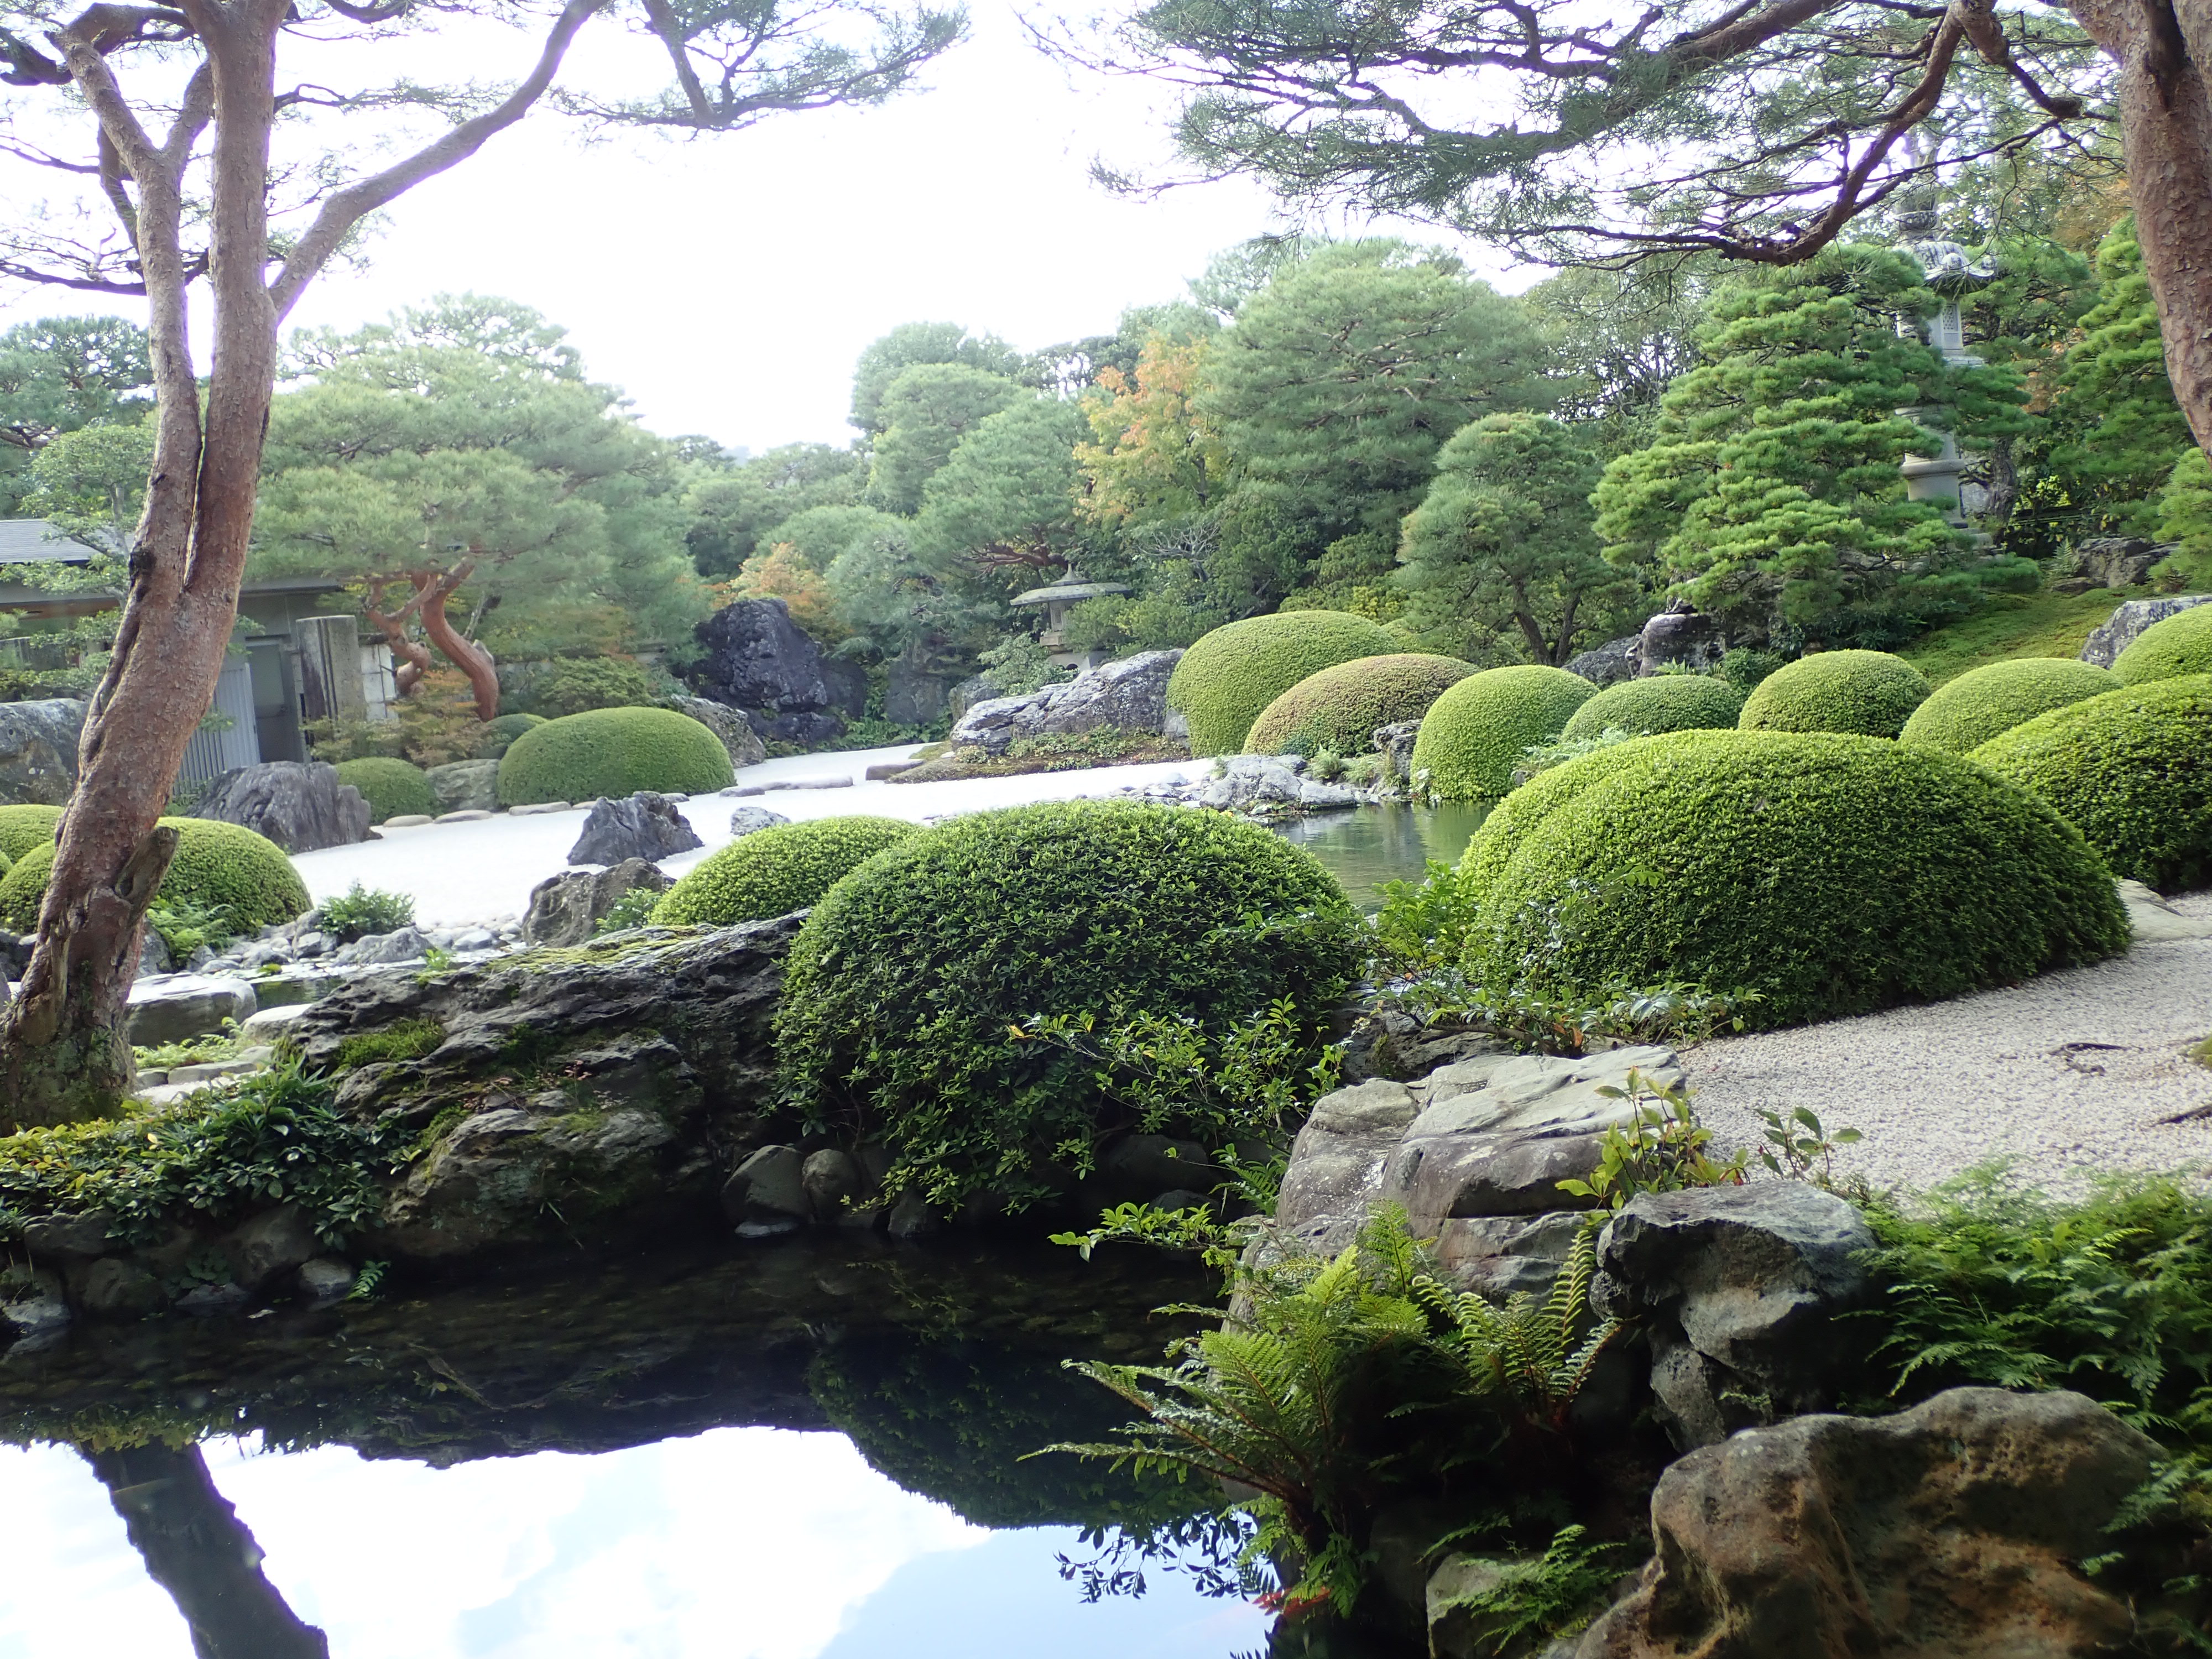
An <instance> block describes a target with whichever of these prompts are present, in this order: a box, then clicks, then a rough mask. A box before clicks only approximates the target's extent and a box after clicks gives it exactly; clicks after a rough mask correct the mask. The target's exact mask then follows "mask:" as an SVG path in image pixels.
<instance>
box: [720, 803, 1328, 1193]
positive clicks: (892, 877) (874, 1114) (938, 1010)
mask: <svg viewBox="0 0 2212 1659" xmlns="http://www.w3.org/2000/svg"><path fill="white" fill-rule="evenodd" d="M761 833H762V834H763V835H765V834H767V833H769V832H767V831H763V832H761ZM746 839H747V840H749V841H750V840H751V839H754V838H753V837H750V836H749V837H747V838H746ZM741 844H742V843H741ZM1358 940H1359V934H1358V917H1357V913H1356V912H1355V911H1354V910H1353V909H1352V905H1351V903H1350V902H1349V901H1347V900H1346V897H1345V896H1344V892H1343V890H1342V889H1341V888H1340V887H1339V886H1338V885H1337V884H1336V881H1335V878H1334V877H1332V876H1331V875H1330V874H1329V873H1328V871H1327V870H1325V869H1323V868H1322V866H1321V865H1320V864H1319V863H1318V862H1317V861H1316V860H1315V859H1314V858H1313V857H1312V856H1311V855H1310V854H1307V853H1305V852H1303V851H1301V850H1300V849H1299V848H1295V847H1292V846H1291V845H1290V843H1288V842H1285V841H1283V840H1281V839H1280V838H1279V837H1277V836H1273V835H1270V834H1269V833H1268V832H1267V830H1265V829H1261V828H1259V827H1258V826H1256V825H1254V824H1249V823H1240V822H1238V821H1237V820H1236V819H1233V818H1229V817H1222V816H1219V815H1217V814H1215V813H1211V812H1193V811H1185V810H1181V809H1176V808H1171V807H1162V806H1150V805H1138V804H1135V803H1131V802H1120V801H1069V802H1065V803H1060V802H1055V803H1050V804H1047V805H1036V806H1020V807H1013V808H1011V809H1008V810H1006V811H995V812H978V813H975V814H972V815H970V816H968V817H959V818H955V819H954V820H952V821H951V823H946V824H944V825H942V826H940V827H939V828H937V829H932V830H930V831H928V832H927V833H926V834H922V835H918V836H911V837H909V838H908V839H907V840H904V841H902V842H899V843H897V844H896V846H893V847H891V848H887V849H886V850H885V851H884V852H882V853H879V854H877V855H876V856H875V857H874V858H872V859H871V860H868V862H867V863H866V864H865V865H863V866H861V867H860V869H858V870H856V871H854V872H853V873H852V874H851V875H850V876H848V877H847V878H845V879H844V880H843V881H841V882H839V883H838V884H836V886H835V887H833V888H832V889H831V890H829V892H828V893H827V894H825V895H824V896H823V898H822V901H821V902H820V903H818V904H817V905H816V906H815V907H814V911H813V914H812V915H810V916H809V917H808V918H807V920H806V924H805V927H804V928H802V929H801V931H800V933H799V939H798V942H797V944H796V945H794V946H793V950H792V953H791V957H790V962H789V965H788V969H787V974H786V978H785V983H784V994H783V1001H782V1005H781V1011H780V1012H779V1013H778V1015H777V1018H776V1031H777V1039H778V1053H779V1058H780V1060H781V1064H782V1066H783V1070H784V1073H785V1077H786V1079H787V1084H788V1085H789V1087H790V1090H791V1092H792V1094H793V1097H794V1098H795V1099H796V1101H797V1102H798V1103H799V1104H800V1105H801V1106H802V1107H803V1108H805V1109H806V1111H807V1112H808V1114H809V1115H810V1116H811V1117H812V1118H814V1119H815V1120H817V1121H822V1122H824V1123H828V1124H829V1125H832V1126H834V1127H836V1129H838V1130H839V1131H840V1132H841V1133H843V1134H844V1135H846V1136H847V1137H848V1138H849V1139H852V1140H854V1141H879V1142H881V1143H883V1144H884V1145H885V1146H888V1147H889V1148H890V1152H891V1153H892V1155H893V1157H894V1158H895V1159H896V1168H897V1169H898V1170H901V1171H902V1172H903V1175H902V1177H901V1178H902V1179H904V1180H907V1181H909V1182H914V1183H915V1184H918V1185H920V1186H921V1187H922V1188H924V1189H925V1190H926V1191H927V1193H928V1194H929V1196H930V1197H931V1198H932V1199H933V1200H937V1201H939V1202H940V1203H947V1204H949V1203H953V1202H957V1201H958V1200H961V1199H963V1198H965V1197H968V1196H969V1195H972V1194H977V1193H980V1192H984V1191H996V1192H1000V1193H1002V1194H1010V1195H1011V1196H1012V1198H1013V1199H1014V1200H1015V1201H1017V1202H1019V1201H1024V1200H1028V1199H1030V1198H1034V1197H1036V1196H1039V1195H1040V1194H1042V1192H1043V1191H1044V1190H1046V1189H1047V1188H1049V1187H1050V1186H1051V1185H1052V1177H1051V1176H1049V1174H1048V1173H1047V1172H1046V1170H1045V1168H1044V1166H1045V1165H1047V1164H1060V1165H1061V1166H1063V1167H1065V1166H1066V1164H1068V1163H1069V1162H1070V1161H1071V1159H1072V1161H1073V1163H1074V1164H1076V1165H1077V1166H1079V1165H1080V1164H1081V1163H1082V1162H1083V1161H1084V1160H1085V1158H1087V1156H1088V1154H1087V1152H1083V1151H1081V1149H1085V1148H1089V1147H1091V1146H1096V1145H1097V1143H1098V1141H1099V1139H1101V1138H1102V1137H1103V1136H1105V1135H1107V1134H1109V1133H1113V1132H1115V1131H1116V1130H1118V1129H1122V1128H1131V1127H1145V1128H1146V1129H1148V1130H1152V1131H1155V1132H1158V1133H1168V1134H1176V1133H1183V1134H1190V1135H1194V1136H1195V1137H1196V1138H1199V1139H1204V1140H1206V1144H1207V1145H1209V1146H1218V1145H1220V1144H1221V1142H1222V1139H1224V1138H1225V1137H1224V1136H1222V1135H1220V1134H1218V1133H1215V1132H1216V1131H1217V1130H1219V1129H1220V1128H1221V1127H1222V1125H1223V1122H1224V1110H1223V1109H1222V1106H1221V1103H1220V1102H1219V1101H1218V1100H1212V1099H1209V1098H1207V1097H1206V1096H1207V1091H1198V1090H1185V1089H1182V1088H1181V1087H1180V1085H1170V1087H1169V1088H1167V1089H1166V1090H1164V1091H1161V1096H1162V1098H1161V1100H1160V1101H1159V1102H1158V1111H1157V1112H1153V1113H1148V1112H1147V1110H1146V1109H1144V1108H1142V1107H1140V1106H1139V1104H1137V1103H1136V1101H1137V1097H1138V1096H1139V1094H1140V1093H1141V1092H1142V1091H1134V1090H1133V1091H1119V1090H1107V1089H1102V1088H1101V1086H1100V1085H1099V1084H1098V1082H1097V1073H1098V1072H1099V1070H1100V1069H1101V1068H1100V1066H1099V1064H1098V1062H1097V1059H1096V1058H1095V1057H1093V1056H1092V1055H1090V1054H1085V1053H1083V1052H1081V1051H1080V1048H1079V1046H1078V1047H1071V1046H1070V1045H1069V1044H1067V1043H1065V1042H1049V1041H1040V1040H1036V1039H1032V1038H1025V1037H1023V1036H1018V1035H1016V1034H1015V1033H1014V1032H1013V1031H1012V1030H1011V1029H1010V1028H1012V1027H1015V1026H1018V1025H1020V1024H1023V1022H1024V1021H1026V1020H1028V1019H1029V1018H1030V1017H1031V1016H1033V1015H1067V1016H1073V1017H1077V1018H1085V1017H1090V1018H1095V1019H1096V1021H1097V1024H1098V1027H1099V1030H1100V1031H1101V1033H1102V1034H1103V1031H1104V1030H1105V1029H1106V1028H1108V1027H1109V1026H1111V1025H1113V1024H1116V1023H1117V1022H1121V1021H1124V1020H1127V1019H1129V1018H1133V1017H1136V1016H1140V1015H1147V1014H1150V1015H1160V1016H1166V1017H1170V1018H1172V1019H1173V1020H1175V1021H1176V1022H1178V1023H1180V1022H1188V1025H1186V1026H1180V1029H1182V1030H1185V1031H1188V1032H1194V1033H1195V1034H1196V1035H1197V1036H1200V1038H1201V1039H1203V1040H1205V1041H1208V1042H1218V1041H1220V1040H1222V1039H1224V1038H1225V1037H1226V1036H1229V1035H1230V1034H1231V1033H1237V1032H1243V1031H1244V1030H1247V1028H1248V1027H1249V1026H1250V1024H1251V1023H1252V1020H1253V1017H1254V1016H1255V1014H1257V1013H1260V1012H1262V1011H1265V1010H1268V1009H1270V1008H1271V1007H1273V1006H1275V1005H1277V1004H1278V1003H1280V1004H1282V1005H1283V1006H1284V1007H1285V1009H1286V1011H1287V1019H1288V1022H1289V1027H1290V1029H1289V1030H1288V1031H1287V1032H1286V1034H1285V1040H1286V1042H1288V1043H1289V1045H1290V1047H1291V1048H1292V1049H1293V1050H1294V1051H1295V1052H1294V1058H1296V1059H1297V1063H1298V1065H1299V1066H1303V1065H1304V1063H1307V1061H1308V1060H1310V1058H1312V1057H1314V1056H1317V1055H1318V1054H1319V1052H1320V1047H1321V1045H1322V1044H1323V1043H1324V1042H1326V1041H1327V1038H1328V1024H1329V1019H1330V1016H1331V1014H1332V1013H1333V1012H1334V1009H1335V1007H1336V1006H1337V1004H1338V1001H1339V1000H1340V997H1341V996H1342V994H1343V992H1344V990H1345V987H1346V986H1347V985H1349V984H1350V983H1351V982H1352V980H1353V979H1354V978H1355V977H1356V976H1357V975H1358V968H1359V962H1360V948H1359V942H1358ZM1153 1081H1154V1083H1155V1085H1157V1083H1158V1079H1154V1080H1153ZM1255 1109H1256V1108H1255ZM1226 1115H1227V1116H1231V1117H1233V1116H1235V1115H1236V1113H1234V1112H1229V1113H1227V1114H1226ZM1249 1132H1250V1127H1249V1123H1247V1124H1246V1125H1245V1127H1240V1128H1238V1129H1237V1130H1236V1133H1249ZM1070 1148H1073V1149H1076V1150H1075V1151H1073V1152H1070V1151H1069V1150H1068V1149H1070Z"/></svg>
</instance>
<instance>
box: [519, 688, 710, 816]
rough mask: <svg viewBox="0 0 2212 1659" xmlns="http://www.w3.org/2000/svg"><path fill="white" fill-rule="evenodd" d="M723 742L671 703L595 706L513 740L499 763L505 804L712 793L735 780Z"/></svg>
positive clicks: (547, 722)
mask: <svg viewBox="0 0 2212 1659" xmlns="http://www.w3.org/2000/svg"><path fill="white" fill-rule="evenodd" d="M736 779H737V773H736V772H735V771H734V770H733V769H732V768H731V765H730V751H729V750H726V749H725V748H723V747H722V740H721V739H720V738H718V737H716V736H715V735H714V732H712V731H710V730H709V729H708V727H706V726H702V725H701V724H700V723H699V722H698V721H697V720H693V719H692V718H691V717H690V715H689V714H678V713H677V712H676V711H675V710H674V709H672V708H594V709H592V710H590V711H589V712H587V713H585V714H570V715H568V716H566V717H565V718H563V719H561V720H548V721H546V722H545V724H544V725H543V726H532V727H531V728H530V730H528V731H527V732H524V733H523V734H522V735H521V736H520V737H519V738H516V739H515V740H514V743H513V746H512V747H510V748H509V749H508V750H507V753H506V754H505V755H504V756H502V757H501V759H500V763H499V804H500V805H501V806H527V805H532V804H534V803H536V802H538V801H546V800H568V801H586V800H596V799H599V798H600V797H602V796H604V797H605V798H606V799H609V800H619V799H623V798H624V797H625V796H629V795H634V794H635V793H637V792H638V791H639V790H641V789H653V790H658V791H659V792H660V793H663V794H675V793H682V794H690V795H704V794H711V793H714V791H715V790H717V789H726V788H728V787H730V785H731V784H732V783H733V782H734V781H736Z"/></svg>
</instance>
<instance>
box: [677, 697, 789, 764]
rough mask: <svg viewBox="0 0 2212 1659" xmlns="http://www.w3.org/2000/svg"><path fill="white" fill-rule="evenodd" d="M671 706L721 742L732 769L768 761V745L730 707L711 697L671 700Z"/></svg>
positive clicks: (740, 715) (748, 722)
mask: <svg viewBox="0 0 2212 1659" xmlns="http://www.w3.org/2000/svg"><path fill="white" fill-rule="evenodd" d="M668 706H669V707H670V708H673V709H674V710H675V711H676V712H677V713H678V714H689V715H690V717H691V718H692V719H693V720H696V721H698V722H699V724H700V725H702V726H705V727H706V728H707V729H708V731H709V732H713V733H714V735H715V736H716V737H718V738H720V739H721V740H722V747H723V748H724V749H725V750H727V751H728V752H729V757H730V764H731V765H732V766H733V767H738V768H739V769H743V768H744V767H748V766H758V765H759V764H760V763H762V762H763V761H764V760H766V759H767V758H768V745H767V744H763V742H762V741H761V739H760V733H759V732H756V731H754V730H753V728H752V722H751V721H750V720H747V719H746V718H745V717H744V715H743V714H739V713H738V711H737V710H736V709H734V708H731V707H730V706H729V704H727V703H726V702H715V701H714V699H713V698H712V697H671V698H670V699H669V700H668Z"/></svg>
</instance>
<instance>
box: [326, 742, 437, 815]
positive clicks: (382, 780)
mask: <svg viewBox="0 0 2212 1659" xmlns="http://www.w3.org/2000/svg"><path fill="white" fill-rule="evenodd" d="M338 781H339V782H340V783H349V784H351V785H352V786H353V787H355V788H356V789H358V790H360V791H361V793H362V799H364V800H366V801H367V802H368V821H369V822H370V823H383V822H384V821H385V820H386V818H404V817H415V816H423V817H436V816H437V815H438V792H437V791H436V790H435V789H433V788H431V787H430V780H429V777H428V775H427V774H426V773H425V772H424V771H423V770H422V768H421V767H419V766H417V765H416V764H415V763H414V762H412V761H404V760H395V759H392V758H390V757H386V756H381V755H377V756H370V757H367V758H365V759H362V760H349V761H340V762H339V763H338Z"/></svg>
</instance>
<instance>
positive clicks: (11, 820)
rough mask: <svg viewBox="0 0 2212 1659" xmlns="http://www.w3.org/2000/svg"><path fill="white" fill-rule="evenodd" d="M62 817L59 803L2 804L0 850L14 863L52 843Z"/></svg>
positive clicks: (0, 811)
mask: <svg viewBox="0 0 2212 1659" xmlns="http://www.w3.org/2000/svg"><path fill="white" fill-rule="evenodd" d="M61 821H62V809H61V808H60V807H58V806H0V854H6V855H7V858H8V861H9V863H10V864H13V863H14V862H15V860H18V859H20V858H21V857H22V856H23V854H26V853H34V852H36V851H37V850H38V849H39V848H41V847H51V846H52V845H53V844H54V831H55V830H56V829H59V828H60V827H61Z"/></svg>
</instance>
